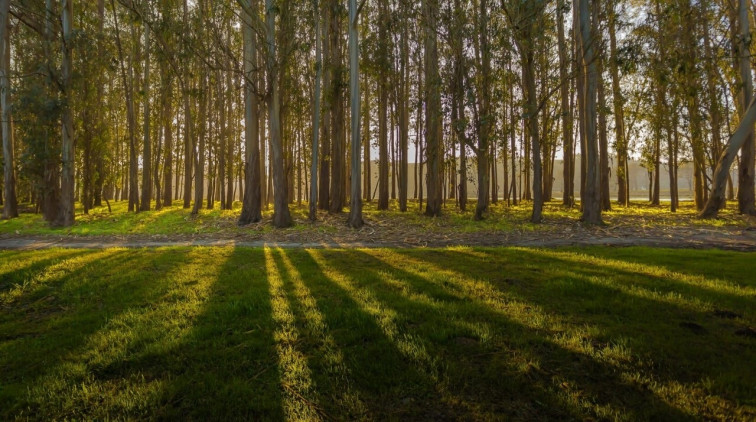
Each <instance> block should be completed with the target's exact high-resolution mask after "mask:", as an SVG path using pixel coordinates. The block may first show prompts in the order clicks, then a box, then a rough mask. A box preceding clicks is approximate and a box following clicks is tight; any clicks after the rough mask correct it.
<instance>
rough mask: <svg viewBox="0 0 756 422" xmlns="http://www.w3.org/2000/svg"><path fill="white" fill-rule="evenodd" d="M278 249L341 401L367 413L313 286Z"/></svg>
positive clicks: (306, 322) (350, 407)
mask: <svg viewBox="0 0 756 422" xmlns="http://www.w3.org/2000/svg"><path fill="white" fill-rule="evenodd" d="M276 252H277V253H278V255H279V256H280V257H281V261H282V262H283V265H284V267H285V268H286V271H287V273H288V275H289V278H288V281H290V282H291V283H292V284H293V285H294V296H295V297H296V299H297V301H298V302H299V304H300V305H301V307H302V309H303V313H304V317H305V321H304V323H305V325H306V326H307V329H308V330H309V331H310V332H311V333H312V335H313V336H314V337H315V338H316V340H317V341H318V342H319V346H318V348H319V349H320V353H321V354H322V356H323V359H324V360H325V363H326V365H327V366H326V370H327V371H328V375H329V379H330V380H331V381H332V382H333V383H334V384H336V388H335V390H339V392H338V394H339V395H340V397H338V402H339V403H340V404H341V405H343V406H344V407H346V408H348V409H349V410H350V414H352V415H366V414H367V412H368V410H367V407H366V406H365V404H364V403H363V402H362V399H361V398H360V395H359V393H358V392H357V391H356V390H355V389H354V387H353V386H352V383H351V375H350V371H349V368H348V367H347V365H346V364H345V363H344V354H343V353H342V351H341V349H340V348H339V346H338V345H337V344H336V341H335V340H334V338H333V336H332V335H331V334H330V332H329V329H328V325H327V324H326V321H325V317H324V316H323V314H322V313H321V312H320V310H319V309H318V305H317V301H316V300H315V298H314V297H313V296H312V293H311V292H310V289H309V288H308V287H307V286H306V285H305V284H304V281H303V280H302V275H301V274H300V273H299V270H297V268H296V266H295V265H294V264H293V263H292V262H291V259H290V258H289V256H288V255H287V254H286V253H285V252H284V250H283V249H280V248H278V249H277V250H276Z"/></svg>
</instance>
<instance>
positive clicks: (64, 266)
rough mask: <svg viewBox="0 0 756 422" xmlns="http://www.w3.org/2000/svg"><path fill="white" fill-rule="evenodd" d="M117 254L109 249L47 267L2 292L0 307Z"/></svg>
mask: <svg viewBox="0 0 756 422" xmlns="http://www.w3.org/2000/svg"><path fill="white" fill-rule="evenodd" d="M115 253H117V250H116V249H107V250H101V251H98V252H91V253H87V254H84V255H76V256H73V257H70V258H64V259H63V260H62V261H60V262H56V263H55V264H53V265H50V266H48V267H46V268H45V269H44V270H43V271H42V272H40V273H37V274H34V275H33V276H31V277H30V278H28V279H27V280H24V282H23V283H21V284H16V285H14V286H13V287H11V288H10V289H8V290H7V291H4V292H0V305H10V304H12V303H13V302H15V301H18V300H20V299H21V298H22V297H24V296H28V295H32V294H33V293H34V292H36V291H38V290H39V289H41V288H44V287H45V286H46V285H48V284H50V283H52V282H54V281H56V280H59V279H62V278H63V277H65V276H66V275H68V274H74V273H75V272H77V271H79V270H81V269H82V268H84V267H85V266H87V265H89V264H92V263H95V262H99V261H100V260H102V259H105V258H107V257H109V256H112V255H114V254H115Z"/></svg>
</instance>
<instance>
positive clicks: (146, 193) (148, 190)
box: [139, 6, 152, 211]
mask: <svg viewBox="0 0 756 422" xmlns="http://www.w3.org/2000/svg"><path fill="white" fill-rule="evenodd" d="M148 7H149V6H148ZM143 107H144V129H143V131H144V145H143V154H142V203H141V205H140V207H139V210H140V211H149V210H150V203H151V200H152V168H151V167H152V150H151V145H150V25H149V24H146V25H144V106H143Z"/></svg>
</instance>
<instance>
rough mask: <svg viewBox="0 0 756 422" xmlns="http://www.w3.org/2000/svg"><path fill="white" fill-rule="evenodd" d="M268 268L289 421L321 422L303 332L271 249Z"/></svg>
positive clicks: (266, 252)
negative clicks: (301, 345)
mask: <svg viewBox="0 0 756 422" xmlns="http://www.w3.org/2000/svg"><path fill="white" fill-rule="evenodd" d="M265 269H266V272H267V274H268V287H269V292H270V300H271V305H272V313H273V321H274V322H275V324H276V326H277V328H276V331H275V333H274V334H273V338H274V340H275V342H276V352H277V354H278V367H279V372H280V376H281V387H282V388H283V392H284V411H285V412H286V418H287V419H288V420H300V421H311V420H321V419H322V415H321V413H322V412H323V411H322V409H321V408H320V406H319V405H318V403H317V401H316V399H315V398H314V396H315V395H314V394H313V392H314V388H315V385H314V383H313V381H312V375H311V373H310V367H309V366H308V364H307V358H306V357H305V356H304V355H303V354H302V353H301V352H300V351H298V350H297V342H298V341H299V331H298V330H297V325H296V320H295V318H294V314H293V313H292V311H291V307H290V306H289V302H288V301H287V300H286V292H285V291H284V283H283V279H282V277H281V273H280V272H279V271H278V267H277V265H276V263H275V261H274V258H273V254H272V252H271V250H270V248H267V247H266V248H265Z"/></svg>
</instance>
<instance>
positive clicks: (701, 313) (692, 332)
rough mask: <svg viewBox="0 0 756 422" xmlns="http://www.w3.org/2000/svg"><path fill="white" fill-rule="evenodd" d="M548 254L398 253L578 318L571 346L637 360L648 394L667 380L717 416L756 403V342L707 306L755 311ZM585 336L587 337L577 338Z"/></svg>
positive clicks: (663, 390) (679, 396)
mask: <svg viewBox="0 0 756 422" xmlns="http://www.w3.org/2000/svg"><path fill="white" fill-rule="evenodd" d="M543 252H544V251H539V250H530V249H516V250H495V251H493V250H483V251H477V250H476V251H473V252H472V253H471V252H470V251H447V252H446V253H443V254H441V253H439V252H438V251H427V252H425V251H401V250H400V251H396V253H397V254H398V255H399V256H400V257H401V258H396V259H395V260H394V265H400V266H403V267H405V268H406V267H411V268H422V267H423V266H428V265H429V266H431V267H435V268H441V269H444V270H445V271H447V272H449V271H451V272H452V274H449V278H451V279H454V278H459V279H460V280H478V281H479V282H481V283H484V284H486V285H488V286H490V287H491V288H493V289H495V290H494V291H495V292H498V293H500V294H502V295H506V296H508V297H513V298H516V299H519V300H522V301H524V302H526V303H531V304H533V305H534V306H537V307H539V308H541V309H543V311H544V312H545V313H546V314H547V315H550V316H553V317H554V319H555V320H559V319H563V318H562V317H566V318H565V320H567V321H570V324H569V326H568V327H567V329H568V332H573V333H576V334H573V336H574V337H577V338H574V339H569V338H564V335H562V337H563V338H562V341H565V340H567V341H569V342H572V343H579V342H581V337H585V341H584V342H583V343H585V344H582V345H579V344H576V346H579V347H581V348H583V349H585V350H586V351H587V352H589V353H590V354H594V355H598V356H601V355H604V354H606V352H611V353H610V355H611V354H620V355H621V354H627V353H630V354H631V355H632V359H631V360H630V361H625V359H620V363H621V364H622V366H623V367H625V372H626V373H627V372H628V370H629V371H631V373H635V374H637V375H640V376H641V378H645V380H640V381H642V382H640V383H639V387H641V388H646V387H645V386H646V385H647V384H648V382H649V381H651V382H654V381H663V382H664V384H665V385H663V386H659V385H657V387H658V394H668V398H670V397H675V400H677V401H676V403H678V405H680V403H684V402H686V401H688V400H691V397H695V401H696V402H698V403H700V404H704V403H710V406H711V407H710V408H709V409H708V410H712V411H714V409H715V408H717V407H718V406H721V405H723V404H724V403H722V402H721V400H722V398H725V399H727V400H730V403H729V405H728V406H731V405H732V404H733V403H738V402H741V401H745V403H748V401H749V398H752V397H754V393H756V391H755V390H754V384H753V383H752V381H753V380H754V379H756V373H754V371H753V370H752V368H750V367H748V366H746V367H743V365H742V362H743V360H744V359H745V360H746V361H747V360H748V358H744V357H743V356H744V354H745V355H753V347H752V346H751V347H749V346H748V343H749V340H748V339H746V338H741V339H739V338H738V337H735V336H734V334H733V332H734V331H735V328H736V327H737V326H738V325H739V324H743V321H734V322H733V321H730V320H723V319H721V318H717V317H716V316H714V314H713V312H711V309H708V308H706V307H704V306H703V305H702V303H704V302H709V303H712V304H714V306H717V305H719V306H721V304H722V302H720V301H723V302H724V303H725V304H727V303H729V304H731V305H732V306H735V307H734V308H733V309H734V310H736V311H738V312H741V313H743V314H747V312H744V311H745V310H747V309H748V305H747V304H745V303H742V302H740V301H734V302H733V298H732V295H730V294H716V293H711V292H709V291H708V290H707V289H703V290H700V291H697V294H698V295H700V296H697V297H696V298H694V299H692V300H691V299H686V296H687V295H680V294H679V293H678V290H685V289H684V286H686V285H687V284H686V283H683V282H681V281H679V280H677V281H674V282H671V283H667V282H666V281H665V280H663V279H661V278H657V279H652V280H650V281H649V277H648V275H647V274H645V273H643V272H641V273H634V272H631V271H617V270H616V268H613V267H601V265H600V264H598V263H593V264H592V265H587V264H586V263H584V262H573V261H571V260H569V259H565V260H560V259H558V258H555V257H554V256H551V255H550V254H548V253H552V254H553V253H554V252H553V251H546V254H544V253H543ZM457 282H458V281H457ZM647 282H649V283H650V284H651V286H649V285H646V283H647ZM450 283H451V284H454V283H455V282H453V281H452V282H450ZM464 283H469V281H464ZM658 283H661V284H666V285H667V286H666V288H664V287H661V288H662V289H663V290H667V291H668V294H659V292H658V288H656V287H654V286H655V285H656V284H658ZM707 306H708V305H707ZM738 306H740V307H738ZM707 309H708V310H707ZM745 323H746V324H748V321H745ZM699 327H700V328H699ZM581 331H582V332H584V334H577V333H579V332H581ZM612 350H615V351H614V352H612ZM724 356H738V359H727V358H723V357H724ZM754 358H756V357H754ZM623 362H624V363H623ZM637 375H636V377H637ZM636 382H637V381H636ZM680 389H682V390H680ZM712 394H714V395H715V396H711V395H712ZM716 395H719V396H721V397H717V396H716ZM724 407H727V406H724ZM730 410H732V409H730Z"/></svg>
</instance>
